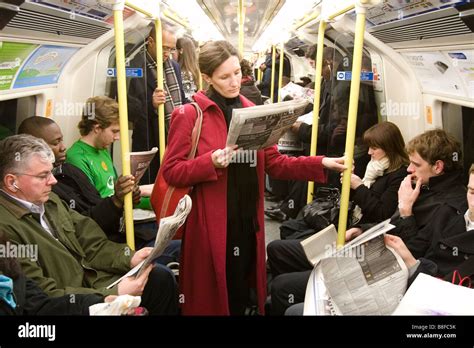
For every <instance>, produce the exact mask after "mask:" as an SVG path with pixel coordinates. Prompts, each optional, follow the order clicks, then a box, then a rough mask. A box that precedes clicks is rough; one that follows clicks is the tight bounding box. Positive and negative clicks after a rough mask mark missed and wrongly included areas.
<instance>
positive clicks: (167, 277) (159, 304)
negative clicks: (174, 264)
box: [141, 264, 178, 315]
mask: <svg viewBox="0 0 474 348" xmlns="http://www.w3.org/2000/svg"><path fill="white" fill-rule="evenodd" d="M141 306H143V307H145V308H146V309H147V310H148V312H149V313H150V315H177V314H178V290H177V284H176V280H175V277H174V274H173V272H172V271H171V270H169V269H168V268H167V267H165V266H162V265H158V264H155V265H154V266H153V270H152V271H151V272H150V275H149V276H148V282H147V283H146V285H145V289H144V290H143V294H142V302H141Z"/></svg>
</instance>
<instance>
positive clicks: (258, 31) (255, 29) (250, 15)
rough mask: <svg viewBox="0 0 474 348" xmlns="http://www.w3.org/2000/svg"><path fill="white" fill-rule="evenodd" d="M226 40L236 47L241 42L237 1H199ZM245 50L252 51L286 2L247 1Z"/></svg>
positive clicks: (278, 0)
mask: <svg viewBox="0 0 474 348" xmlns="http://www.w3.org/2000/svg"><path fill="white" fill-rule="evenodd" d="M197 3H198V4H199V6H201V8H202V9H203V10H204V12H205V13H206V15H207V16H208V17H209V19H210V20H211V21H212V22H213V23H214V25H215V26H216V27H217V28H218V30H219V31H220V32H221V33H222V35H223V36H224V38H225V39H226V40H228V41H230V42H231V43H232V44H233V45H234V46H235V47H237V45H238V41H239V23H238V19H237V18H238V16H237V14H238V1H237V0H197ZM244 3H245V25H244V32H245V39H244V50H245V51H251V49H252V46H253V45H254V44H255V42H256V40H257V39H258V38H259V37H260V35H262V33H263V31H264V30H265V29H266V28H267V26H268V25H269V24H270V22H271V21H272V18H273V17H275V16H276V14H277V13H278V11H279V10H280V8H281V7H282V6H283V4H284V3H285V0H246V1H244Z"/></svg>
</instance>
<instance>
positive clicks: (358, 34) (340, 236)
mask: <svg viewBox="0 0 474 348" xmlns="http://www.w3.org/2000/svg"><path fill="white" fill-rule="evenodd" d="M356 11H357V19H356V28H355V39H354V58H353V60H352V79H351V91H350V96H349V118H348V120H347V136H346V151H345V157H346V161H345V163H346V165H347V169H346V170H345V171H344V175H343V177H342V192H341V206H340V210H339V225H338V232H337V247H342V246H343V245H344V242H345V235H346V224H347V214H348V208H349V193H350V188H351V172H352V161H353V158H354V143H355V134H356V125H357V108H358V104H359V89H360V71H361V64H362V48H363V45H364V31H365V17H366V16H365V14H366V9H365V7H361V6H356Z"/></svg>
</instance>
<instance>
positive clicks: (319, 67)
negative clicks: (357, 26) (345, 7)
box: [307, 21, 326, 203]
mask: <svg viewBox="0 0 474 348" xmlns="http://www.w3.org/2000/svg"><path fill="white" fill-rule="evenodd" d="M325 31H326V22H325V21H320V22H319V29H318V47H317V51H316V58H315V65H316V75H315V78H314V104H313V126H312V129H311V150H310V155H311V156H316V148H317V145H318V128H319V127H318V126H319V106H320V102H321V101H320V96H321V75H322V71H323V50H324V33H325ZM313 191H314V182H313V181H310V182H308V198H307V202H308V203H309V202H311V201H312V200H313V198H314V193H313Z"/></svg>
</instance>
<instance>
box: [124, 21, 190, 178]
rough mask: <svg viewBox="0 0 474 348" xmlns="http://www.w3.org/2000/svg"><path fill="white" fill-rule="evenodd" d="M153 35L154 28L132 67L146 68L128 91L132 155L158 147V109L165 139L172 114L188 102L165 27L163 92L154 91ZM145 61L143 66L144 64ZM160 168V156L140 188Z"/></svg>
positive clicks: (171, 36)
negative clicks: (144, 78)
mask: <svg viewBox="0 0 474 348" xmlns="http://www.w3.org/2000/svg"><path fill="white" fill-rule="evenodd" d="M155 38H156V34H155V28H154V27H153V28H152V29H151V31H150V33H149V35H148V37H147V40H146V46H145V47H144V51H143V54H137V55H136V56H135V58H134V59H133V60H132V62H131V63H130V66H131V67H140V66H143V65H145V69H144V70H145V73H146V75H145V76H146V81H143V79H138V78H133V79H132V80H131V81H130V87H129V89H128V115H129V120H130V121H131V122H133V135H132V151H146V150H149V149H151V148H153V147H155V146H158V145H159V132H158V111H157V109H158V107H159V105H163V104H164V109H165V137H167V134H168V128H169V121H170V118H171V113H172V112H173V110H174V109H175V108H176V107H178V106H181V105H182V104H184V103H186V102H188V100H186V97H185V94H184V89H183V83H182V79H181V69H180V67H179V64H178V62H176V61H174V60H173V59H172V57H171V55H172V53H173V52H175V51H176V40H177V39H176V35H175V34H174V33H173V31H172V29H171V28H169V27H166V26H164V27H163V30H162V49H163V89H159V88H157V70H156V41H155ZM144 61H145V62H144ZM159 167H160V160H159V156H156V157H155V158H154V159H153V161H152V163H151V164H150V169H149V170H148V171H147V172H146V173H145V175H144V176H143V178H142V180H141V182H140V184H152V183H154V182H155V178H156V174H157V173H158V169H159Z"/></svg>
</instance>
